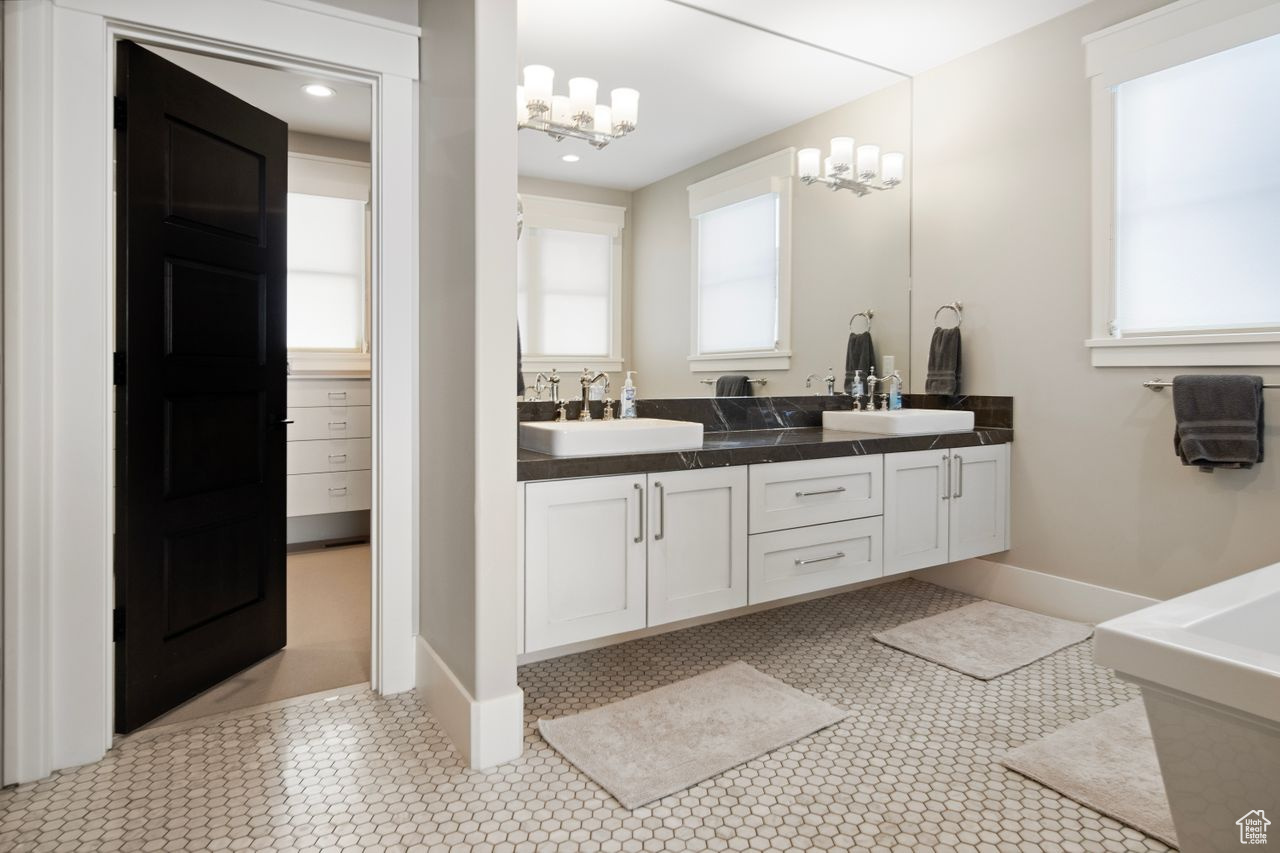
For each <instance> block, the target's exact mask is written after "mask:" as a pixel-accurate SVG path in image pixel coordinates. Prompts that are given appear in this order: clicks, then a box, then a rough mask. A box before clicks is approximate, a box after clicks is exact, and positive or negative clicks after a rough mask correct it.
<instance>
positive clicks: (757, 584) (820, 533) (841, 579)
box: [747, 516, 883, 604]
mask: <svg viewBox="0 0 1280 853" xmlns="http://www.w3.org/2000/svg"><path fill="white" fill-rule="evenodd" d="M881 521H882V519H881V518H880V517H879V516H877V517H875V518H860V519H857V520H856V521H841V522H836V523H835V524H822V525H818V526H817V527H803V528H800V529H798V530H781V531H778V532H775V533H761V534H758V535H756V536H752V537H751V540H750V543H749V545H748V551H749V556H748V559H747V565H748V579H747V591H748V600H749V602H750V603H751V604H759V603H760V602H762V601H773V600H775V599H779V598H788V597H790V596H793V595H803V594H804V593H807V592H817V591H818V590H823V589H830V588H831V587H836V586H843V585H845V584H850V583H857V582H858V581H865V580H871V579H873V578H878V577H880V576H881V574H882V573H883V572H882V568H883V563H882V551H881V534H882V524H881Z"/></svg>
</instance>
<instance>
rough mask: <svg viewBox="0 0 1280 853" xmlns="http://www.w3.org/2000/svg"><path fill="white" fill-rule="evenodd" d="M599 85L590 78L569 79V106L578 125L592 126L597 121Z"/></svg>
mask: <svg viewBox="0 0 1280 853" xmlns="http://www.w3.org/2000/svg"><path fill="white" fill-rule="evenodd" d="M598 87H599V84H597V83H596V81H595V80H592V79H591V78H590V77H570V78H569V106H570V108H571V109H572V110H573V120H574V121H575V122H577V123H578V124H591V123H592V122H593V121H594V120H595V111H596V89H597V88H598Z"/></svg>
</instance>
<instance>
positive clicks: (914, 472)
mask: <svg viewBox="0 0 1280 853" xmlns="http://www.w3.org/2000/svg"><path fill="white" fill-rule="evenodd" d="M949 458H950V457H949V456H948V454H947V452H946V451H945V450H920V451H915V452H912V453H886V454H885V456H884V573H885V574H886V575H891V574H897V573H898V572H910V571H914V570H915V569H923V568H925V567H926V566H937V565H940V564H942V563H945V562H947V560H948V553H949V551H948V546H947V537H948V535H949V532H948V529H947V518H948V514H947V506H948V502H949V500H950V495H949V494H948V493H947V491H946V490H947V473H948V472H947V463H948V460H949Z"/></svg>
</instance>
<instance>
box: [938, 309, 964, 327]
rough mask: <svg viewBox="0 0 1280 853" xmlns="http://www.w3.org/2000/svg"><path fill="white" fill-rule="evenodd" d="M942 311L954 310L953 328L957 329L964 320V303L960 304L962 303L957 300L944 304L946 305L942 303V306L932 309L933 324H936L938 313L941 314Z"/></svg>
mask: <svg viewBox="0 0 1280 853" xmlns="http://www.w3.org/2000/svg"><path fill="white" fill-rule="evenodd" d="M943 311H954V312H956V325H955V328H957V329H958V328H960V324H961V323H963V322H964V305H962V304H961V303H959V302H951V303H948V304H946V305H943V306H942V307H941V308H939V309H938V310H937V311H934V312H933V322H934V324H935V325H936V324H937V322H938V315H939V314H941V313H942V312H943Z"/></svg>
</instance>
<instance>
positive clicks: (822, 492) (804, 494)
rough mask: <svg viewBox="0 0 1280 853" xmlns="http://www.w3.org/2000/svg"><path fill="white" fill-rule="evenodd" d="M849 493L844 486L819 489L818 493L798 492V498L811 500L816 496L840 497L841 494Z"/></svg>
mask: <svg viewBox="0 0 1280 853" xmlns="http://www.w3.org/2000/svg"><path fill="white" fill-rule="evenodd" d="M847 491H849V490H848V489H846V488H845V487H844V486H836V487H835V488H834V489H819V490H818V491H816V492H796V497H798V498H811V497H813V496H814V495H838V494H840V493H841V492H847Z"/></svg>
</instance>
